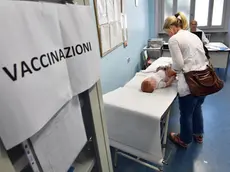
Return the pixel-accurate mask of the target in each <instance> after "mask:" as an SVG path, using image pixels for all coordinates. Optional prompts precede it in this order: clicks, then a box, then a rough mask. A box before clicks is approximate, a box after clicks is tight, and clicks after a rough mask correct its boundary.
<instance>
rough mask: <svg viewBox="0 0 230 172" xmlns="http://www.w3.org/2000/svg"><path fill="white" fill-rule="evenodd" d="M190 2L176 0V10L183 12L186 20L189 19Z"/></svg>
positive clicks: (188, 0) (187, 0)
mask: <svg viewBox="0 0 230 172" xmlns="http://www.w3.org/2000/svg"><path fill="white" fill-rule="evenodd" d="M200 1H201V0H200ZM202 1H203V0H202ZM190 4H191V1H190V0H177V11H180V12H183V13H184V14H185V16H186V18H187V20H188V21H189V19H190Z"/></svg>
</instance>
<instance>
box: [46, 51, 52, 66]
mask: <svg viewBox="0 0 230 172" xmlns="http://www.w3.org/2000/svg"><path fill="white" fill-rule="evenodd" d="M46 55H47V57H48V60H49V62H50V65H52V61H51V59H50V55H49V53H47V54H46Z"/></svg>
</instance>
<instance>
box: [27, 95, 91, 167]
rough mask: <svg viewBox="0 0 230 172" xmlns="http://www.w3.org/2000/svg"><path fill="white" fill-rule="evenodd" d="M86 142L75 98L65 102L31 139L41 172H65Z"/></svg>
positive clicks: (79, 108)
mask: <svg viewBox="0 0 230 172" xmlns="http://www.w3.org/2000/svg"><path fill="white" fill-rule="evenodd" d="M86 141H87V138H86V133H85V127H84V124H83V119H82V114H81V106H80V102H79V99H78V96H76V97H74V98H73V99H72V100H71V101H69V102H68V103H67V104H66V105H65V106H64V107H63V108H62V109H61V110H60V111H59V112H58V113H57V114H56V116H55V117H54V118H53V119H51V120H50V121H49V122H48V124H47V125H46V126H45V127H44V128H43V129H42V130H41V131H39V132H38V133H36V134H35V135H34V136H32V137H31V143H32V145H33V148H34V151H35V153H36V155H37V158H38V160H39V163H40V165H41V168H42V170H43V171H45V172H53V171H55V172H64V171H68V169H69V167H70V166H71V165H72V163H73V161H74V160H75V159H76V157H77V155H78V154H79V153H80V151H81V150H82V148H83V147H84V145H85V143H86Z"/></svg>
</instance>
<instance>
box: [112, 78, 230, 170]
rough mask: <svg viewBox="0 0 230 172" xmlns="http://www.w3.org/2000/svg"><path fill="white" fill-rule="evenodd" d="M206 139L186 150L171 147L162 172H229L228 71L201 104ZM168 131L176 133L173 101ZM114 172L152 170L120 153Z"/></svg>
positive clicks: (176, 117) (229, 111)
mask: <svg viewBox="0 0 230 172" xmlns="http://www.w3.org/2000/svg"><path fill="white" fill-rule="evenodd" d="M203 114H204V120H205V122H204V123H205V139H204V144H203V145H198V144H196V143H193V144H191V145H190V147H189V148H188V149H187V150H183V149H178V148H176V147H175V146H174V145H173V144H171V143H170V142H168V148H167V150H172V154H171V156H170V159H169V165H167V166H165V167H164V172H229V171H230V147H229V145H230V74H229V77H228V80H227V82H226V83H225V87H224V89H223V90H222V91H221V92H219V93H218V94H215V95H212V96H208V97H207V99H206V101H205V103H204V105H203ZM169 131H176V132H179V110H178V103H177V102H175V103H174V108H173V113H172V115H171V118H170V126H169ZM114 171H115V172H154V170H151V169H149V168H147V167H144V166H142V165H139V164H137V163H135V162H133V161H131V160H128V159H126V158H124V157H121V156H119V158H118V167H117V168H115V170H114Z"/></svg>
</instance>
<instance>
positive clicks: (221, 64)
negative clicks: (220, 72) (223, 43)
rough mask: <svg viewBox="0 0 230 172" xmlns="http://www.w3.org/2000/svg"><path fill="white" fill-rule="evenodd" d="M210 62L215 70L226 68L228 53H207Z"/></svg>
mask: <svg viewBox="0 0 230 172" xmlns="http://www.w3.org/2000/svg"><path fill="white" fill-rule="evenodd" d="M209 55H210V57H211V59H210V61H211V63H212V65H213V67H215V68H226V67H227V63H228V52H209Z"/></svg>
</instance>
